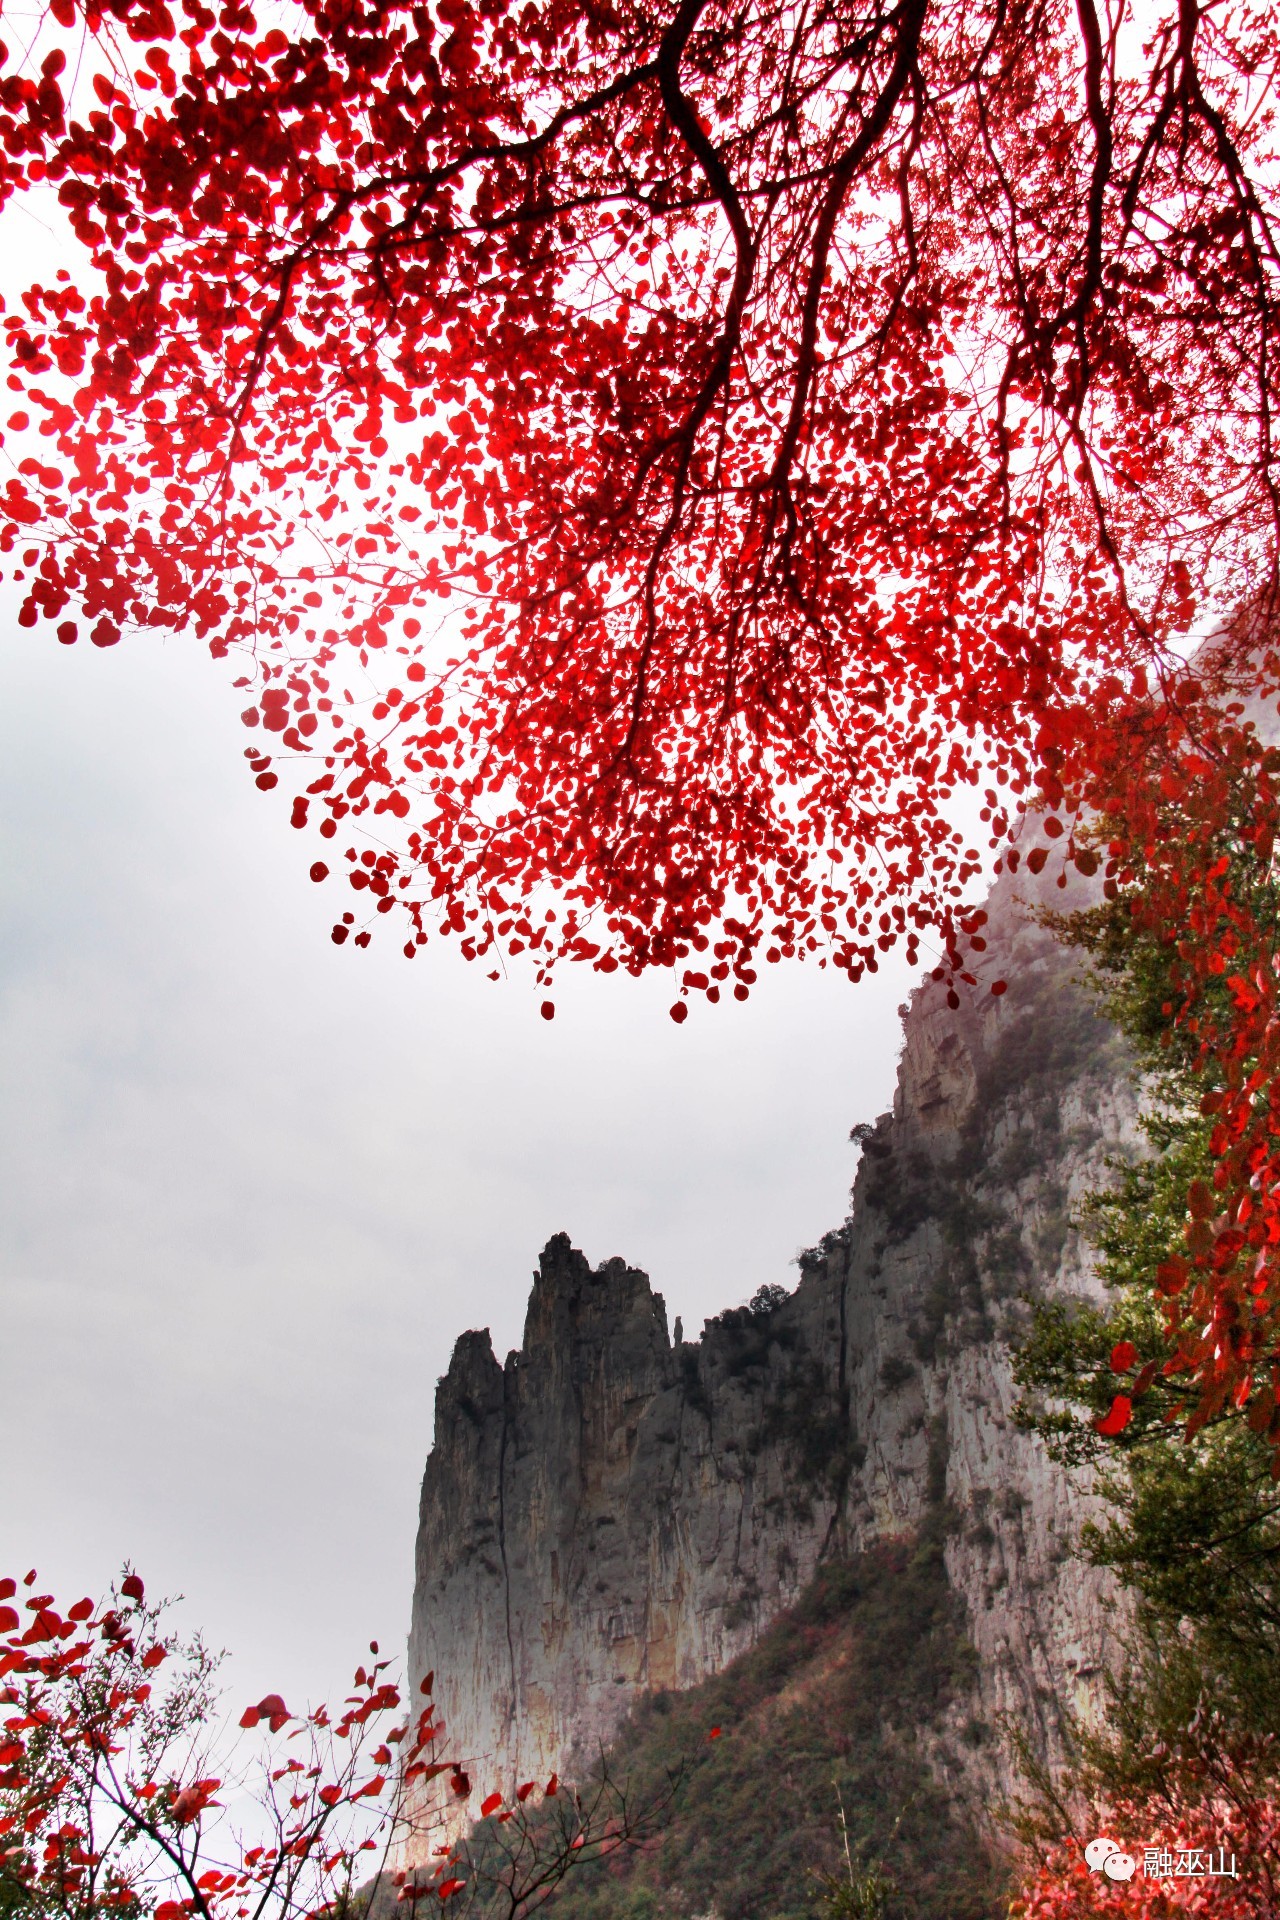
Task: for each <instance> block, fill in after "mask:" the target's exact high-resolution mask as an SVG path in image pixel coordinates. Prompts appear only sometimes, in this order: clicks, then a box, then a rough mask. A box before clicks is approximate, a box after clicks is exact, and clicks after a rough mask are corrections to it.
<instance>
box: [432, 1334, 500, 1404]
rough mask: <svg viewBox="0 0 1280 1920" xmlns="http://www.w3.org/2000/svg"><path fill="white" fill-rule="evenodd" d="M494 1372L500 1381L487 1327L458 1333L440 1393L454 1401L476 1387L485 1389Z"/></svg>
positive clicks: (473, 1390)
mask: <svg viewBox="0 0 1280 1920" xmlns="http://www.w3.org/2000/svg"><path fill="white" fill-rule="evenodd" d="M495 1373H496V1374H497V1375H498V1377H499V1378H501V1374H502V1369H501V1368H500V1367H499V1365H498V1360H497V1356H496V1354H495V1353H494V1351H493V1337H492V1335H491V1334H490V1332H489V1329H488V1327H473V1328H471V1329H470V1330H469V1331H468V1332H467V1333H460V1334H459V1335H458V1337H457V1339H456V1340H455V1341H454V1344H453V1352H452V1354H451V1355H450V1357H449V1371H448V1372H447V1373H446V1374H445V1376H444V1378H443V1379H442V1380H441V1382H440V1392H441V1393H442V1394H444V1395H446V1396H447V1395H452V1396H453V1397H454V1398H455V1399H456V1398H457V1397H458V1396H459V1395H460V1394H464V1393H466V1394H471V1393H474V1392H475V1391H476V1390H477V1389H478V1388H484V1387H488V1386H489V1385H490V1383H491V1381H492V1379H493V1376H494V1374H495Z"/></svg>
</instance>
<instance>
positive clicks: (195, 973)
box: [0, 604, 911, 1700]
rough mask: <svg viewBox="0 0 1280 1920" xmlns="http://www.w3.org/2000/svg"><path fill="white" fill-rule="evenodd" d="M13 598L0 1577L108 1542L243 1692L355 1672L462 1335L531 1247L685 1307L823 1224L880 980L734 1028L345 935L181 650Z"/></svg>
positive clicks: (215, 701)
mask: <svg viewBox="0 0 1280 1920" xmlns="http://www.w3.org/2000/svg"><path fill="white" fill-rule="evenodd" d="M0 612H2V625H3V630H4V631H5V634H6V637H5V639H4V642H3V644H2V645H0V1059H2V1060H3V1075H2V1085H0V1288H2V1292H0V1544H2V1545H3V1552H2V1553H0V1572H4V1571H9V1570H12V1571H14V1572H17V1573H21V1572H23V1571H24V1570H25V1569H26V1567H27V1566H29V1565H31V1564H38V1565H39V1567H40V1569H41V1572H42V1575H44V1576H45V1577H46V1578H47V1579H48V1581H49V1582H50V1584H51V1585H53V1586H55V1587H56V1590H57V1591H58V1592H59V1593H60V1594H62V1595H64V1596H65V1597H67V1598H73V1597H75V1595H73V1594H72V1593H71V1591H70V1590H71V1589H73V1588H74V1589H75V1590H76V1593H77V1594H78V1593H79V1592H81V1591H88V1592H91V1593H96V1592H97V1591H99V1590H100V1589H101V1588H102V1587H103V1585H104V1583H105V1582H106V1581H107V1579H108V1578H109V1576H110V1575H111V1573H112V1571H113V1570H114V1569H116V1568H118V1566H119V1564H120V1562H121V1561H122V1559H123V1558H124V1557H125V1556H126V1555H128V1556H130V1557H131V1558H132V1559H133V1560H134V1561H135V1562H136V1564H137V1565H138V1567H139V1569H140V1571H141V1572H142V1573H143V1575H144V1577H145V1578H146V1579H147V1581H148V1585H149V1587H151V1588H152V1589H163V1590H168V1591H172V1592H179V1591H180V1592H182V1593H184V1594H185V1595H186V1596H187V1601H188V1604H187V1605H186V1607H185V1608H184V1609H183V1615H184V1617H185V1619H186V1621H187V1623H188V1624H189V1625H190V1626H192V1627H196V1626H198V1627H200V1628H202V1629H203V1630H204V1631H205V1633H206V1634H207V1636H208V1637H209V1638H210V1640H212V1641H213V1642H214V1643H215V1644H219V1645H225V1646H227V1647H229V1648H231V1649H232V1650H233V1652H234V1654H235V1660H234V1663H233V1666H232V1668H231V1670H230V1671H231V1677H232V1681H233V1684H234V1687H235V1689H236V1691H237V1695H238V1696H239V1697H256V1695H257V1694H258V1693H260V1692H261V1691H263V1690H265V1688H266V1687H267V1685H268V1684H270V1685H273V1686H278V1687H282V1688H284V1689H285V1690H286V1691H287V1692H288V1694H289V1696H290V1697H291V1700H292V1698H295V1697H300V1696H302V1695H309V1696H311V1697H313V1698H314V1697H318V1696H319V1695H321V1694H323V1693H325V1692H326V1691H336V1690H338V1689H339V1688H340V1687H342V1686H344V1685H345V1683H346V1680H347V1678H348V1677H349V1675H350V1672H351V1669H352V1666H353V1665H354V1664H355V1662H356V1660H357V1659H358V1658H359V1657H360V1655H361V1654H362V1653H363V1651H364V1647H365V1644H366V1642H367V1641H368V1639H369V1638H370V1636H371V1635H377V1636H379V1637H380V1638H381V1639H382V1641H383V1644H384V1647H395V1648H396V1649H397V1650H398V1649H399V1648H400V1646H401V1644H402V1642H403V1637H404V1633H405V1630H406V1628H407V1624H408V1612H409V1601H410V1592H411V1584H412V1572H413V1536H414V1528H415V1523H416V1509H417V1497H418V1487H419V1482H420V1479H421V1474H422V1466H423V1461H424V1459H425V1457H426V1453H427V1448H428V1445H429V1442H430V1434H431V1421H432V1399H433V1392H434V1387H435V1382H436V1378H437V1376H438V1375H439V1374H440V1373H441V1372H442V1371H443V1369H444V1368H445V1366H446V1365H447V1362H448V1357H449V1351H450V1348H451V1346H452V1343H453V1340H454V1338H455V1337H456V1336H457V1334H458V1333H460V1332H461V1331H462V1330H463V1329H465V1328H468V1327H474V1326H486V1325H487V1326H489V1327H491V1328H492V1331H493V1337H494V1344H495V1346H496V1348H497V1350H498V1352H499V1354H500V1355H501V1354H503V1353H505V1352H506V1350H507V1349H508V1347H510V1346H513V1345H517V1344H518V1343H519V1338H520V1329H521V1324H522V1319H523V1312H524V1305H525V1299H526V1295H527V1291H528V1285H529V1279H530V1273H531V1269H532V1267H533V1264H534V1262H535V1260H536V1257H537V1254H538V1251H539V1249H540V1247H541V1246H542V1245H543V1244H544V1242H545V1241H546V1240H547V1238H548V1236H549V1235H551V1234H552V1233H555V1232H557V1231H559V1230H561V1229H563V1230H565V1231H567V1232H568V1233H569V1234H571V1235H572V1237H573V1239H574V1241H575V1242H576V1244H577V1245H579V1246H580V1247H582V1249H583V1250H584V1252H585V1253H586V1254H587V1255H588V1257H589V1258H590V1259H591V1260H592V1262H593V1263H594V1262H598V1261H600V1260H603V1259H605V1258H608V1257H609V1256H611V1255H613V1254H622V1255H624V1256H625V1257H626V1258H627V1259H628V1260H629V1261H631V1262H632V1263H634V1264H636V1265H639V1266H642V1267H644V1268H645V1269H646V1270H647V1271H648V1272H649V1273H650V1275H651V1276H652V1278H653V1281H654V1284H655V1286H657V1287H658V1288H659V1289H660V1290H661V1292H662V1293H663V1294H664V1295H665V1297H666V1301H667V1309H668V1314H669V1316H671V1318H672V1319H674V1316H675V1315H676V1314H677V1313H680V1314H682V1315H683V1316H684V1322H685V1327H686V1330H687V1331H689V1332H690V1333H692V1332H696V1330H697V1329H698V1327H699V1326H700V1325H701V1321H702V1319H703V1317H704V1316H705V1315H706V1314H708V1313H712V1312H715V1311H717V1310H719V1309H720V1308H721V1307H724V1306H728V1305H732V1304H735V1303H737V1302H738V1301H741V1300H743V1299H745V1298H746V1297H747V1296H748V1295H749V1294H750V1293H751V1292H753V1291H754V1289H755V1288H756V1287H757V1286H758V1285H759V1284H760V1283H761V1282H762V1281H765V1280H775V1281H782V1282H784V1283H786V1284H789V1285H790V1284H794V1281H795V1278H796V1274H795V1270H794V1268H793V1267H791V1266H790V1265H789V1263H790V1261H791V1260H792V1259H793V1257H794V1255H795V1253H796V1251H797V1249H799V1248H800V1247H802V1246H804V1245H807V1244H809V1243H811V1242H812V1241H814V1240H816V1239H817V1238H818V1237H820V1235H821V1234H822V1233H823V1232H824V1231H826V1230H827V1229H828V1228H829V1227H832V1226H834V1225H836V1224H838V1223H839V1221H840V1220H841V1219H842V1218H843V1215H844V1211H845V1205H846V1197H847V1190H848V1185H849V1180H850V1177H851V1174H852V1170H853V1166H854V1158H855V1149H854V1148H853V1147H851V1146H850V1144H849V1141H848V1133H849V1128H850V1127H851V1126H852V1125H853V1124H854V1122H856V1121H859V1120H866V1119H870V1118H873V1117H874V1116H875V1115H876V1114H877V1113H878V1112H880V1111H882V1110H883V1108H884V1107H885V1106H886V1105H887V1104H888V1103H889V1100H890V1098H891V1095H892V1087H893V1078H894V1069H895V1061H896V1056H897V1051H898V1046H899V1037H900V1036H899V1025H898V1020H897V1016H896V1011H895V1010H896V1008H897V1005H898V1003H899V1002H900V1001H901V1000H903V999H904V998H905V996H906V992H907V990H908V988H909V985H910V984H911V982H910V979H909V977H908V976H907V974H906V971H905V969H904V968H903V967H902V965H901V962H900V961H897V962H892V963H890V964H889V965H888V966H887V967H886V968H885V969H884V970H883V971H882V972H881V974H880V975H879V977H878V978H877V979H875V980H872V981H869V982H864V983H863V984H862V985H861V986H860V987H857V988H852V987H850V986H849V985H848V983H847V982H846V981H845V980H844V979H843V977H842V976H836V975H830V974H822V973H819V972H818V971H817V970H816V969H808V968H804V967H800V966H796V967H793V968H790V969H764V970H763V972H762V980H761V985H760V987H759V988H758V990H757V991H756V992H755V993H754V994H753V997H752V998H751V1000H750V1001H749V1002H748V1003H747V1004H746V1006H745V1007H743V1006H738V1005H736V1004H733V1003H730V1004H729V1005H722V1006H720V1007H718V1008H710V1007H706V1006H704V1005H702V1004H700V1003H695V1004H694V1005H693V1007H692V1010H691V1016H690V1018H689V1020H688V1021H687V1022H686V1024H685V1025H684V1026H683V1027H679V1028H677V1027H676V1026H674V1025H673V1023H672V1022H671V1021H670V1020H669V1019H668V1017H667V1012H666V1009H667V1006H668V1005H669V1003H670V1001H671V999H672V997H673V995H672V989H671V981H670V977H669V976H665V975H664V977H663V978H662V979H661V980H656V981H653V982H648V983H642V984H639V985H638V984H636V983H635V982H632V981H629V980H626V979H621V978H619V976H617V975H614V976H613V977H612V978H611V979H607V980H606V979H601V978H597V977H595V976H592V975H590V974H589V973H586V972H574V971H572V970H566V971H565V972H564V973H563V974H562V975H561V976H560V979H559V981H558V983H557V990H556V996H555V997H556V1002H557V1007H558V1016H557V1018H556V1020H555V1021H554V1023H551V1024H548V1023H546V1022H544V1021H543V1020H542V1019H540V1018H539V1016H538V1003H539V1000H540V999H541V997H542V996H541V995H540V994H538V993H536V992H535V991H534V989H533V986H532V982H531V980H530V979H528V978H525V979H517V980H516V981H515V982H514V983H508V984H505V985H503V986H494V985H491V984H490V983H489V982H487V981H486V980H485V979H484V978H483V976H482V974H481V973H480V972H479V970H477V969H471V968H468V967H467V966H466V965H465V963H463V962H462V961H461V960H460V959H459V958H458V957H457V956H456V954H455V953H453V952H452V951H451V950H450V949H449V948H448V944H447V943H439V945H438V946H436V947H435V948H433V949H431V950H429V952H428V957H427V958H426V959H425V960H424V959H421V958H420V959H418V960H417V961H415V962H414V963H413V964H412V965H411V964H409V963H407V962H406V961H404V959H403V958H402V957H401V956H400V954H399V951H398V948H397V947H396V946H395V945H394V943H393V942H392V941H391V940H390V939H387V940H385V941H384V942H383V943H382V945H381V947H380V946H379V944H378V942H376V941H375V944H374V946H373V948H372V949H371V950H370V951H368V952H366V953H360V952H357V951H355V950H354V949H353V948H352V947H351V946H349V945H348V946H347V947H344V948H342V949H338V948H335V947H334V946H333V945H332V944H331V942H330V940H329V937H328V930H329V926H330V924H331V922H332V919H333V916H334V900H335V896H334V895H333V893H332V890H331V888H328V887H326V888H317V887H313V886H312V885H311V884H310V882H309V881H308V879H307V872H306V869H307V864H308V861H309V860H310V859H311V858H313V857H314V846H313V843H311V842H309V841H305V840H304V837H303V836H302V835H300V834H295V833H293V832H292V831H291V830H290V828H289V826H288V824H287V808H286V806H284V805H282V804H281V803H280V802H279V799H278V796H276V797H274V798H268V797H265V796H262V795H260V794H258V793H257V792H256V791H255V790H254V788H253V787H252V784H251V780H250V777H249V775H248V773H247V771H246V768H245V762H244V759H243V748H244V743H245V735H244V730H243V728H242V727H241V725H240V723H239V720H238V718H237V715H238V711H239V707H240V706H241V705H242V704H243V702H242V700H241V699H240V698H239V697H238V696H236V695H235V694H234V693H233V692H232V691H231V689H230V686H229V679H230V675H229V674H228V673H227V671H226V670H225V669H220V668H215V667H213V666H212V665H211V664H210V663H209V662H208V661H207V659H205V658H203V657H202V656H201V655H200V653H199V650H198V649H197V648H196V647H195V646H194V644H191V645H187V644H185V643H180V642H169V643H168V644H167V647H162V646H160V645H158V644H155V643H152V642H141V643H137V644H134V645H126V646H123V647H121V648H118V649H116V650H115V651H113V652H111V653H108V654H101V653H98V652H95V651H94V650H93V649H92V648H90V647H86V646H77V647H75V648H72V649H63V648H60V647H58V646H57V645H56V644H54V643H53V642H52V641H51V640H50V639H49V638H48V637H45V636H36V637H32V636H31V635H29V634H26V633H23V632H21V631H20V630H19V629H17V627H16V626H15V624H14V622H13V618H12V606H11V604H8V605H6V607H5V608H4V609H3V610H0Z"/></svg>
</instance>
